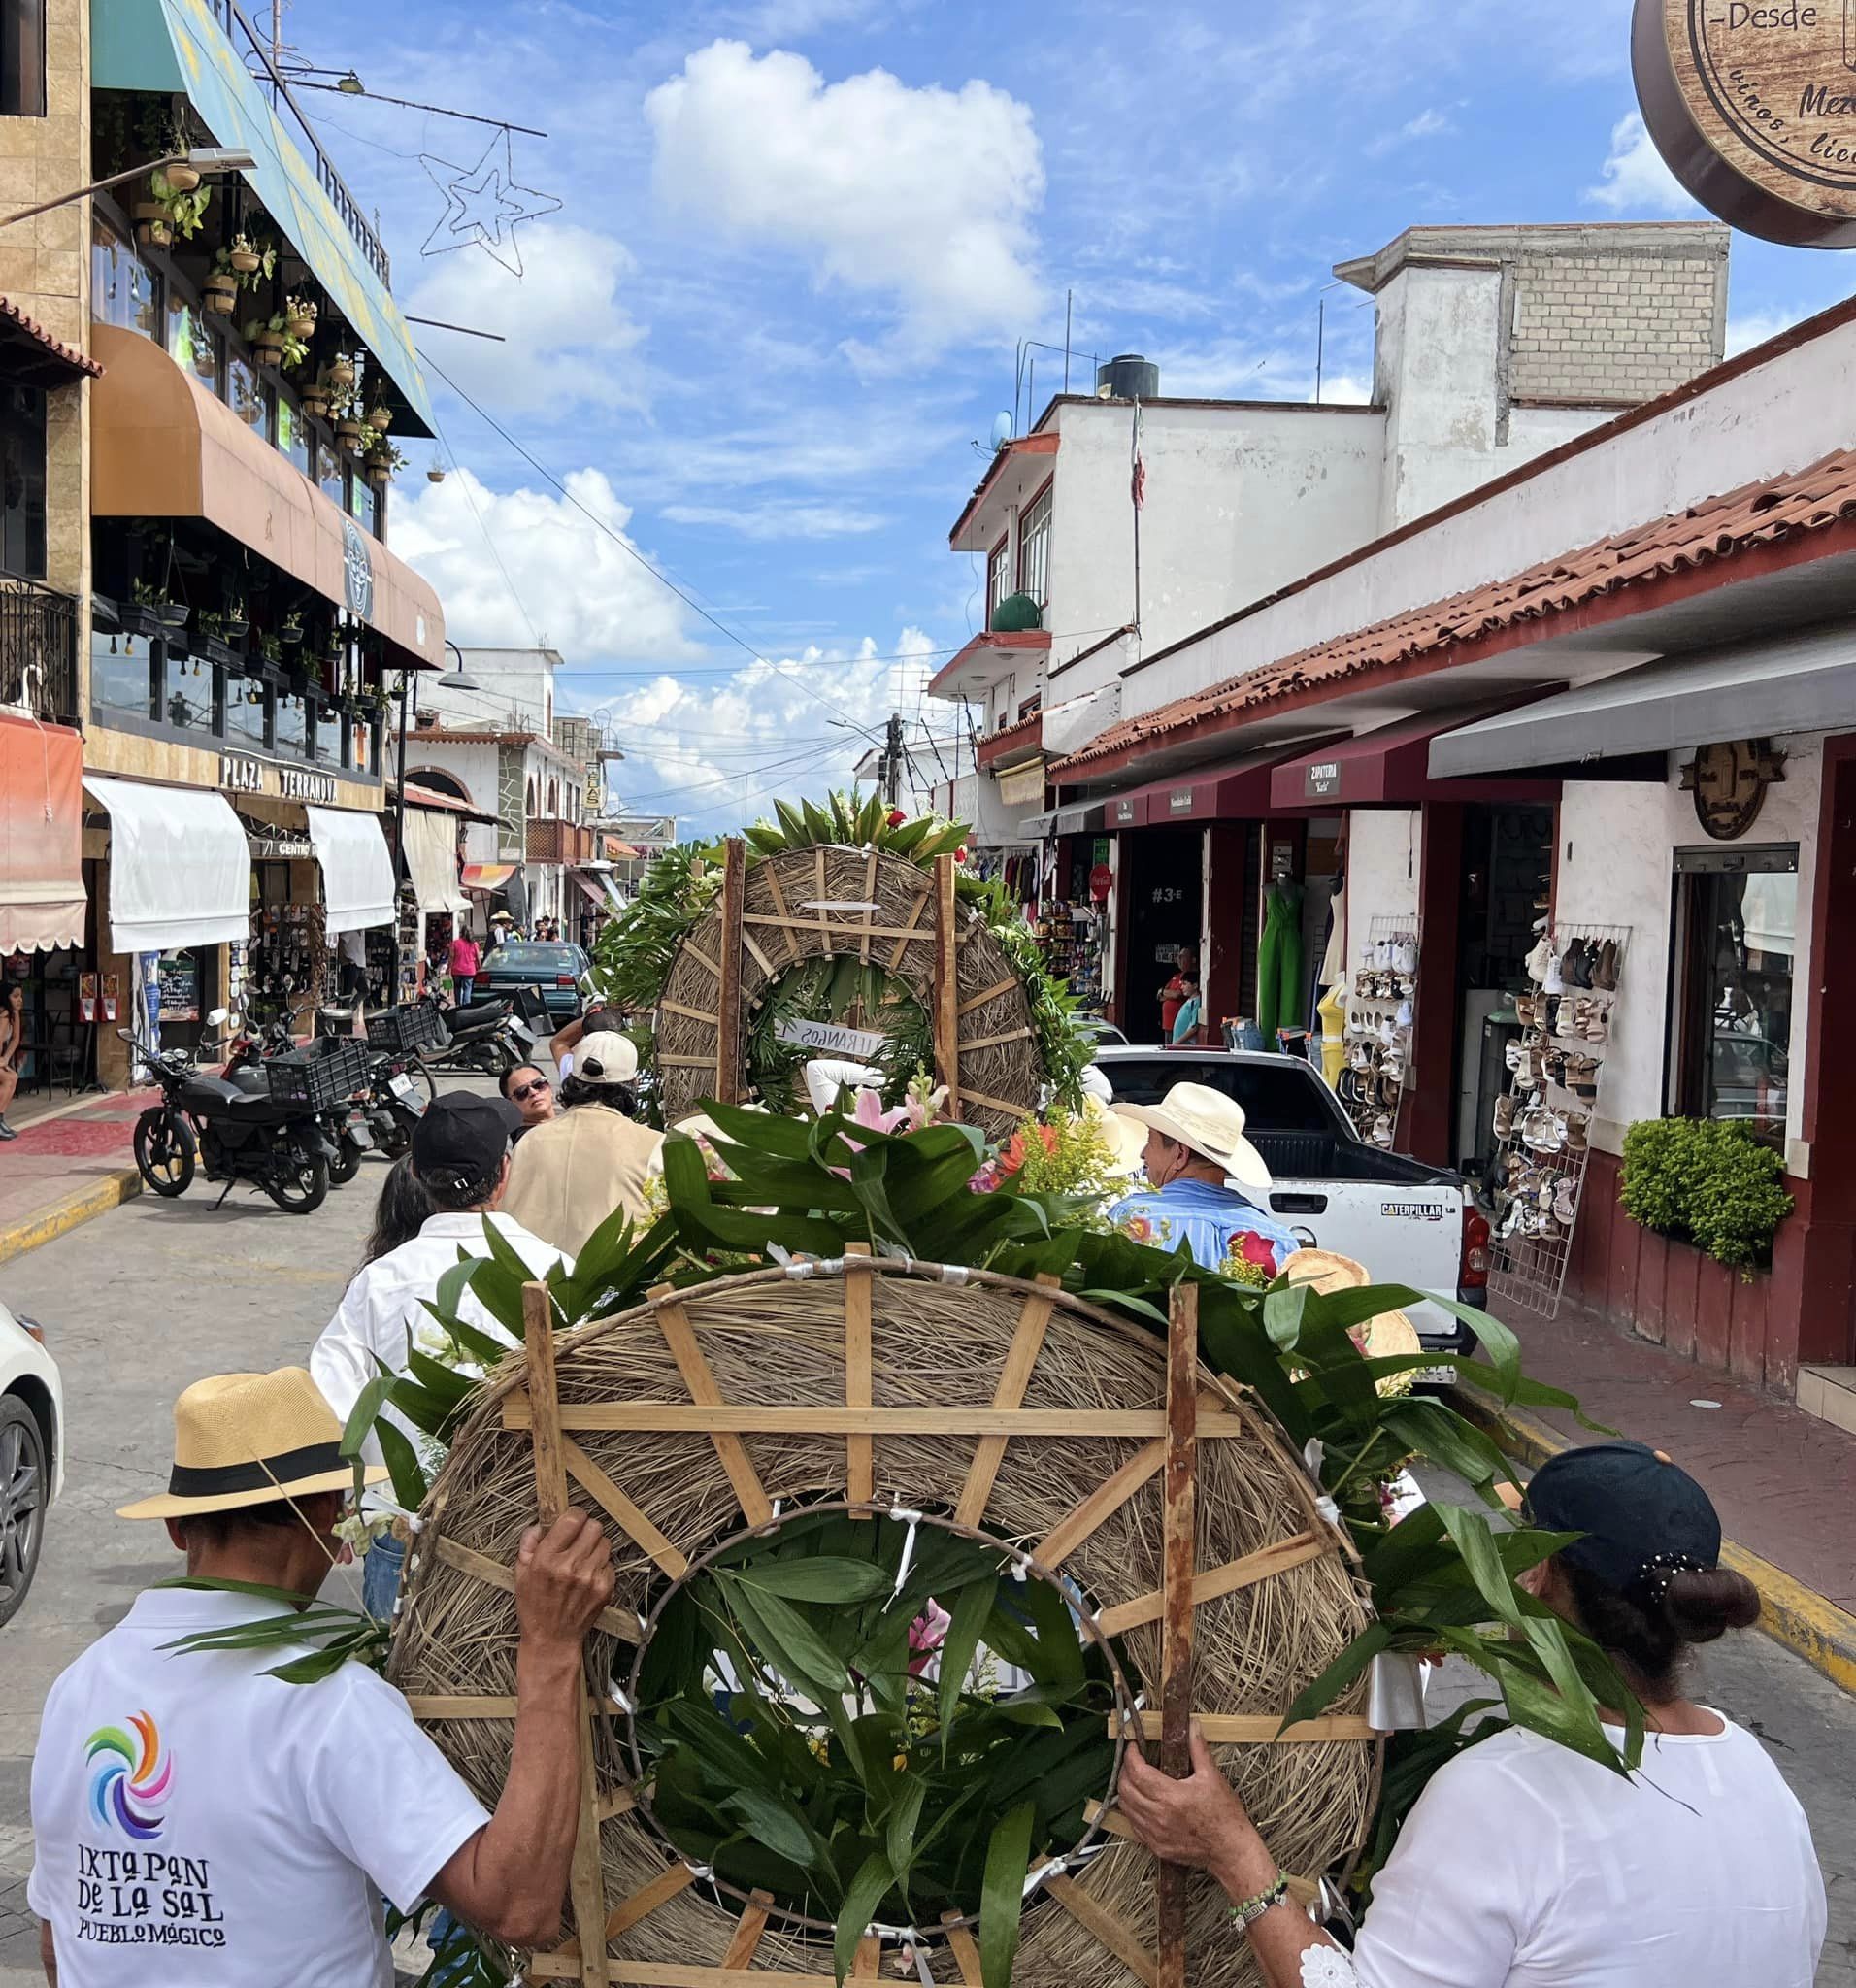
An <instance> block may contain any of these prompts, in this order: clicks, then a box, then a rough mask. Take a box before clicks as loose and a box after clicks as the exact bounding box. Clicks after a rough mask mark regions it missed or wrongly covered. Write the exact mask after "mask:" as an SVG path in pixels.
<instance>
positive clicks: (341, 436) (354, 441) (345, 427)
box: [335, 418, 361, 449]
mask: <svg viewBox="0 0 1856 1988" xmlns="http://www.w3.org/2000/svg"><path fill="white" fill-rule="evenodd" d="M335 439H336V441H338V442H339V443H340V444H341V445H342V447H344V448H349V449H352V448H354V447H357V446H358V445H359V443H360V440H361V424H360V422H359V421H356V420H353V419H349V418H345V419H343V420H340V421H337V422H336V424H335Z"/></svg>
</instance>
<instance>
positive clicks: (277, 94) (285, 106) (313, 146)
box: [209, 0, 392, 285]
mask: <svg viewBox="0 0 1856 1988" xmlns="http://www.w3.org/2000/svg"><path fill="white" fill-rule="evenodd" d="M209 5H210V6H211V7H212V9H213V12H214V14H215V16H216V17H217V18H218V22H219V25H220V26H221V27H222V28H224V30H225V34H226V39H227V40H228V41H229V42H230V43H231V44H232V47H233V49H234V50H236V52H237V54H238V57H239V60H240V61H241V62H242V63H244V64H245V66H246V68H247V69H249V71H250V72H251V76H252V80H253V81H254V82H256V83H258V84H259V86H260V87H262V88H266V89H268V90H269V92H270V97H271V103H272V107H273V108H274V109H275V110H276V111H277V113H278V115H279V116H281V117H286V118H287V119H288V121H289V122H291V123H292V124H294V125H295V127H296V131H297V136H298V138H299V139H300V141H301V143H302V144H303V146H304V148H305V149H307V150H308V152H309V155H310V157H311V159H312V160H313V161H314V162H315V178H316V182H317V183H318V184H319V185H320V186H321V188H322V191H323V192H324V193H326V194H327V195H328V197H329V204H330V205H331V206H332V207H333V208H334V209H335V211H336V213H337V214H339V215H341V216H342V223H343V225H344V226H345V227H346V228H347V229H348V233H349V234H350V235H352V236H353V237H354V239H355V241H356V242H358V243H359V244H360V245H361V253H362V254H363V255H365V256H366V257H367V259H368V261H369V262H371V263H372V264H373V265H374V273H375V274H376V275H377V276H378V277H379V278H380V280H381V282H383V283H387V284H389V285H390V284H391V282H392V271H391V268H390V266H389V265H388V262H387V259H386V250H385V249H384V248H382V247H381V238H380V236H378V235H377V234H376V233H375V232H374V230H373V229H372V228H371V227H370V226H369V225H368V222H367V218H366V216H365V215H363V213H362V212H361V203H360V202H359V201H358V200H356V199H355V197H354V196H353V194H352V193H350V192H349V191H348V182H347V181H346V180H344V179H343V178H342V176H341V174H340V173H338V172H337V171H336V170H335V162H334V160H332V159H331V158H330V157H329V155H328V153H327V152H325V151H324V150H323V149H322V142H321V140H320V139H318V138H317V137H316V135H315V126H314V125H313V124H312V123H311V122H310V120H309V119H308V118H307V117H306V116H304V115H303V112H302V109H301V107H300V106H299V105H298V103H297V101H296V99H295V97H293V96H292V95H291V94H290V85H289V84H288V83H286V82H285V81H284V79H283V77H282V75H280V74H279V72H278V70H277V67H276V65H275V64H274V63H273V62H272V60H271V51H270V49H269V48H268V47H267V46H266V44H265V42H264V41H263V40H262V39H261V37H259V36H258V35H257V34H256V33H255V32H254V31H253V29H252V26H251V23H250V22H249V20H247V19H246V17H245V16H244V15H243V14H241V13H240V12H239V9H238V4H237V0H209ZM215 135H216V136H217V137H218V138H219V139H220V141H221V142H228V141H227V139H226V134H225V133H224V132H219V133H216V134H215Z"/></svg>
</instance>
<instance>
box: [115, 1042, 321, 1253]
mask: <svg viewBox="0 0 1856 1988" xmlns="http://www.w3.org/2000/svg"><path fill="white" fill-rule="evenodd" d="M207 1019H208V1021H209V1022H211V1023H212V1024H213V1025H214V1026H215V1027H217V1026H219V1025H220V1024H222V1023H223V1022H224V1021H225V1019H226V1011H225V1010H224V1009H222V1008H215V1010H214V1011H213V1012H212V1013H211V1014H210V1015H209V1016H208V1017H207ZM116 1034H117V1035H119V1036H120V1037H121V1038H122V1039H123V1041H124V1042H127V1043H131V1044H133V1042H134V1037H133V1035H132V1034H131V1032H130V1031H129V1030H127V1029H118V1030H117V1031H116ZM209 1046H210V1048H211V1049H212V1050H214V1051H216V1050H217V1049H218V1048H220V1047H222V1046H223V1044H211V1045H209ZM136 1061H137V1064H138V1067H139V1069H140V1070H141V1071H145V1072H146V1073H147V1074H148V1076H149V1078H150V1079H151V1080H152V1081H153V1082H154V1083H157V1084H159V1085H160V1087H161V1102H160V1103H159V1104H158V1105H151V1106H149V1109H148V1110H146V1111H144V1112H143V1114H142V1115H141V1117H140V1118H138V1119H137V1120H136V1122H135V1164H136V1168H137V1171H138V1172H139V1173H140V1174H141V1176H142V1178H143V1181H144V1182H145V1184H146V1185H147V1186H148V1188H149V1192H150V1193H153V1194H159V1195H161V1196H162V1197H164V1198H165V1199H167V1200H173V1199H174V1198H175V1197H177V1196H179V1195H182V1194H184V1193H185V1192H186V1191H187V1189H188V1188H189V1187H190V1186H192V1184H193V1176H194V1174H195V1172H196V1171H197V1170H198V1169H199V1168H201V1167H202V1166H203V1167H204V1169H205V1172H206V1177H207V1178H208V1179H209V1180H223V1181H224V1182H225V1193H224V1194H221V1195H220V1196H219V1201H220V1202H221V1203H222V1202H223V1201H224V1200H225V1196H226V1194H230V1193H231V1191H232V1189H233V1187H234V1186H236V1185H237V1183H238V1182H239V1181H241V1180H244V1181H248V1182H249V1184H250V1185H251V1186H253V1187H259V1188H262V1189H263V1191H264V1192H265V1193H266V1194H268V1195H269V1196H270V1197H271V1199H272V1200H273V1201H274V1202H276V1204H277V1205H278V1207H279V1208H281V1209H283V1211H284V1212H285V1213H286V1214H293V1215H307V1214H310V1213H313V1212H314V1211H315V1209H318V1208H320V1207H321V1206H322V1203H323V1202H324V1200H326V1199H327V1196H328V1191H329V1174H330V1169H331V1168H332V1167H333V1166H335V1165H337V1164H338V1163H339V1161H340V1158H341V1155H340V1153H339V1151H338V1149H337V1146H336V1143H335V1141H334V1140H333V1139H331V1138H330V1136H329V1133H328V1130H327V1128H326V1127H325V1126H323V1125H322V1124H321V1122H320V1121H319V1120H318V1119H317V1118H316V1116H315V1113H314V1112H312V1111H310V1110H308V1109H307V1108H306V1107H305V1106H302V1105H285V1104H278V1103H276V1102H274V1101H273V1100H272V1099H271V1098H270V1097H268V1096H265V1097H259V1096H255V1095H253V1094H252V1093H251V1092H250V1091H249V1090H247V1089H245V1088H243V1087H242V1086H241V1085H240V1084H238V1083H236V1082H233V1081H231V1080H229V1079H228V1078H226V1077H211V1076H207V1075H205V1074H204V1073H202V1072H201V1071H200V1070H199V1069H198V1068H197V1067H196V1065H195V1063H194V1060H193V1057H192V1055H191V1053H190V1052H189V1051H187V1050H185V1049H167V1050H163V1051H162V1052H160V1053H159V1054H158V1055H156V1056H153V1057H150V1056H149V1054H148V1053H147V1052H146V1051H142V1050H138V1051H137V1056H136Z"/></svg>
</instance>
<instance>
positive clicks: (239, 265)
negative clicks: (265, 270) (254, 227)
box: [225, 235, 264, 276]
mask: <svg viewBox="0 0 1856 1988" xmlns="http://www.w3.org/2000/svg"><path fill="white" fill-rule="evenodd" d="M225 259H226V260H227V261H228V262H229V263H230V264H231V265H232V267H233V268H234V269H235V270H237V271H238V273H239V275H240V276H255V275H256V274H257V273H258V270H259V268H260V266H261V265H262V263H263V261H264V258H263V256H261V255H260V254H259V253H258V251H257V250H256V248H253V247H252V246H251V239H250V237H249V235H240V236H238V237H237V238H236V239H235V240H234V241H233V244H232V246H231V248H228V249H227V250H226V252H225Z"/></svg>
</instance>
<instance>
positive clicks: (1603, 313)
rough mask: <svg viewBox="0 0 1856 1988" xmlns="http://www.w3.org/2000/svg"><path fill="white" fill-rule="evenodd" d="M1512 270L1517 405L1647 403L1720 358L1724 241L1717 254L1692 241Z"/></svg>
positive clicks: (1529, 260)
mask: <svg viewBox="0 0 1856 1988" xmlns="http://www.w3.org/2000/svg"><path fill="white" fill-rule="evenodd" d="M1684 232H1685V233H1687V232H1688V231H1684ZM1694 232H1695V233H1699V232H1700V231H1699V230H1697V231H1694ZM1511 270H1512V276H1511V281H1512V283H1513V286H1514V302H1513V316H1512V318H1511V320H1510V321H1511V325H1512V333H1511V337H1510V342H1509V348H1508V391H1509V393H1510V395H1511V396H1512V397H1513V399H1514V400H1516V401H1519V402H1526V401H1530V400H1546V401H1618V402H1634V401H1640V400H1648V399H1650V398H1651V397H1652V396H1654V395H1656V394H1659V393H1667V392H1668V391H1669V390H1670V389H1671V388H1672V387H1675V386H1679V385H1681V384H1682V382H1683V381H1687V380H1692V379H1693V378H1694V377H1695V376H1696V374H1698V373H1704V372H1706V371H1707V369H1708V367H1710V366H1713V365H1716V364H1718V363H1719V361H1720V359H1721V356H1722V351H1723V346H1724V340H1725V335H1726V315H1727V312H1726V305H1727V255H1726V248H1725V244H1724V243H1723V245H1722V247H1721V248H1720V250H1719V252H1710V249H1709V248H1708V247H1707V245H1705V244H1704V243H1702V242H1699V241H1694V240H1690V241H1686V242H1683V243H1681V244H1679V245H1673V246H1672V248H1670V249H1668V250H1659V249H1654V248H1641V247H1636V248H1632V249H1631V250H1630V251H1629V252H1628V253H1621V254H1620V253H1616V252H1612V253H1606V252H1604V251H1603V250H1600V249H1596V248H1594V249H1588V250H1586V251H1585V252H1576V251H1574V252H1562V253H1546V254H1541V253H1534V254H1523V255H1522V256H1520V257H1519V258H1518V259H1517V260H1516V261H1515V262H1514V263H1513V264H1512V265H1511Z"/></svg>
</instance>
